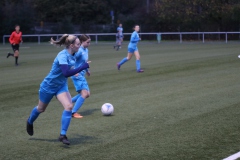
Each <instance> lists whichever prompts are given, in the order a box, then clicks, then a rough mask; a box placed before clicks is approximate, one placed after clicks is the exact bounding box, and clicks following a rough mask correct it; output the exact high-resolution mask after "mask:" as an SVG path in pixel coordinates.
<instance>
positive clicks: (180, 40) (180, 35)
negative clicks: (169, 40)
mask: <svg viewBox="0 0 240 160" xmlns="http://www.w3.org/2000/svg"><path fill="white" fill-rule="evenodd" d="M180 43H182V33H180Z"/></svg>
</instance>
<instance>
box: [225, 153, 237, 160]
mask: <svg viewBox="0 0 240 160" xmlns="http://www.w3.org/2000/svg"><path fill="white" fill-rule="evenodd" d="M238 158H240V152H237V153H235V154H233V155H231V156H229V157H227V158H224V159H223V160H236V159H238Z"/></svg>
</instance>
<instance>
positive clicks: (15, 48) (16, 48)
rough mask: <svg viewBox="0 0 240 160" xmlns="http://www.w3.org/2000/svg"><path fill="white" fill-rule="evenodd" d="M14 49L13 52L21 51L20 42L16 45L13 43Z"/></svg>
mask: <svg viewBox="0 0 240 160" xmlns="http://www.w3.org/2000/svg"><path fill="white" fill-rule="evenodd" d="M12 49H13V52H15V51H19V44H15V45H13V44H12Z"/></svg>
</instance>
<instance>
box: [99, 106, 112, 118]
mask: <svg viewBox="0 0 240 160" xmlns="http://www.w3.org/2000/svg"><path fill="white" fill-rule="evenodd" d="M101 111H102V114H103V115H104V116H110V115H112V114H113V111H114V108H113V105H112V104H110V103H104V104H103V105H102V108H101Z"/></svg>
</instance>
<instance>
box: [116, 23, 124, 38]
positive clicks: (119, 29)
mask: <svg viewBox="0 0 240 160" xmlns="http://www.w3.org/2000/svg"><path fill="white" fill-rule="evenodd" d="M117 32H118V33H119V35H120V36H121V37H123V28H122V24H119V27H118V28H117Z"/></svg>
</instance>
